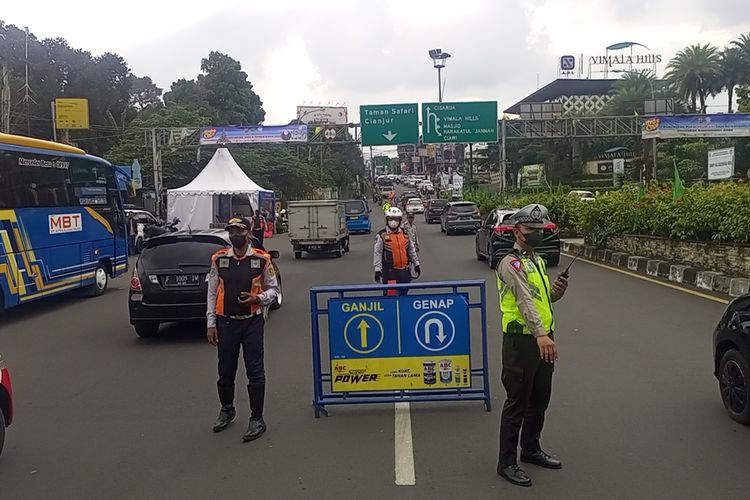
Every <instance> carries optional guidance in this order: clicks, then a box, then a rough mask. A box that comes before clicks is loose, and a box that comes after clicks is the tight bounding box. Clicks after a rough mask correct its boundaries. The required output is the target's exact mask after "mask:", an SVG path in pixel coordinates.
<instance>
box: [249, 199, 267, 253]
mask: <svg viewBox="0 0 750 500" xmlns="http://www.w3.org/2000/svg"><path fill="white" fill-rule="evenodd" d="M250 233H251V234H252V236H253V238H255V239H256V240H257V241H258V244H259V245H260V246H261V247H262V246H263V238H264V237H265V233H266V218H265V217H264V216H263V213H262V212H261V211H260V208H259V209H258V210H256V211H255V212H254V213H253V215H251V219H250Z"/></svg>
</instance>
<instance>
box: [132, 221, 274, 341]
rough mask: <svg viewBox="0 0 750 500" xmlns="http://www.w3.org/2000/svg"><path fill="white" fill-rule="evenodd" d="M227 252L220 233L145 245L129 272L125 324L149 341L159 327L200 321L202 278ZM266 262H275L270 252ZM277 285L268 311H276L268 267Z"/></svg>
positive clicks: (181, 234) (174, 236) (173, 236)
mask: <svg viewBox="0 0 750 500" xmlns="http://www.w3.org/2000/svg"><path fill="white" fill-rule="evenodd" d="M228 246H230V242H229V239H228V236H227V232H226V231H224V230H221V229H207V230H200V231H178V232H176V233H170V234H164V235H161V236H157V237H154V238H151V239H149V240H147V241H146V243H145V245H144V248H143V251H142V252H141V255H140V256H139V257H138V261H137V263H136V265H135V268H134V269H133V276H132V278H131V280H130V293H129V295H128V306H129V311H130V323H131V324H132V325H133V327H134V328H135V331H136V333H137V334H138V335H139V336H141V337H152V336H154V335H156V334H157V333H158V332H159V325H160V324H161V323H168V322H173V321H205V320H206V295H207V293H208V285H207V283H206V275H207V274H208V272H209V270H210V268H211V256H212V255H213V254H214V253H216V252H217V251H218V250H220V249H222V248H225V247H228ZM269 253H270V254H271V259H272V262H273V260H275V259H277V258H278V257H279V253H278V252H277V251H276V250H271V251H270V252H269ZM273 266H274V268H275V270H276V277H277V279H278V281H279V296H278V298H277V299H276V303H275V304H273V305H272V306H271V309H278V308H279V307H281V303H282V300H283V294H282V292H281V290H282V288H281V274H280V273H279V268H278V266H277V265H276V262H273Z"/></svg>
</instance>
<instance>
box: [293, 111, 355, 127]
mask: <svg viewBox="0 0 750 500" xmlns="http://www.w3.org/2000/svg"><path fill="white" fill-rule="evenodd" d="M297 120H299V121H300V123H305V124H308V123H315V124H325V125H346V124H347V123H349V120H348V112H347V109H346V107H343V106H297Z"/></svg>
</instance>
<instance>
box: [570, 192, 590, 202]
mask: <svg viewBox="0 0 750 500" xmlns="http://www.w3.org/2000/svg"><path fill="white" fill-rule="evenodd" d="M570 195H571V196H575V197H577V198H578V199H579V200H581V201H594V200H595V199H596V197H595V196H594V193H592V192H591V191H571V192H570Z"/></svg>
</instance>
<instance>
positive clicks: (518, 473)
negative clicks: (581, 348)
mask: <svg viewBox="0 0 750 500" xmlns="http://www.w3.org/2000/svg"><path fill="white" fill-rule="evenodd" d="M546 220H547V209H546V208H545V207H544V206H542V205H536V204H533V205H528V206H526V207H524V208H522V209H521V210H520V211H518V212H517V213H516V214H515V215H513V216H512V218H511V220H510V224H511V225H513V226H514V227H513V234H514V236H515V239H516V243H515V245H514V246H513V250H512V251H511V252H509V253H508V254H507V255H505V257H503V258H502V259H501V261H500V264H499V265H498V268H497V276H498V280H497V284H498V290H499V293H500V310H501V312H502V328H503V368H502V375H501V378H502V383H503V387H505V392H506V400H505V404H504V405H503V412H502V416H501V419H500V452H499V458H498V465H497V472H498V474H500V476H502V477H504V478H505V479H507V480H508V481H510V482H511V483H513V484H516V485H519V486H531V478H529V476H528V475H527V474H526V472H525V471H524V470H523V469H521V468H520V467H519V466H518V462H517V458H518V457H517V454H518V443H519V434H520V439H521V441H520V442H521V461H522V462H526V463H531V464H535V465H539V466H541V467H546V468H548V469H560V468H562V462H561V461H560V460H558V459H557V458H555V457H553V456H552V455H549V454H547V453H545V452H544V451H543V450H542V448H541V446H540V443H539V438H540V436H541V432H542V427H543V425H544V413H545V411H546V410H547V407H548V406H549V401H550V396H551V393H552V373H553V371H554V366H555V365H554V363H555V361H557V348H556V346H555V342H554V330H555V318H554V313H553V311H552V302H555V301H557V300H560V298H562V296H563V295H564V294H565V290H566V289H567V287H568V280H567V278H568V277H567V275H565V274H564V273H563V274H560V275H559V276H558V277H557V279H556V280H555V282H554V283H553V284H552V286H550V279H549V277H548V276H547V266H546V264H545V262H544V259H542V258H541V257H540V256H539V255H538V254H537V253H536V252H535V250H534V249H535V248H536V247H538V246H539V245H541V243H542V239H543V233H542V229H543V227H544V224H545V221H546Z"/></svg>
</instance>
